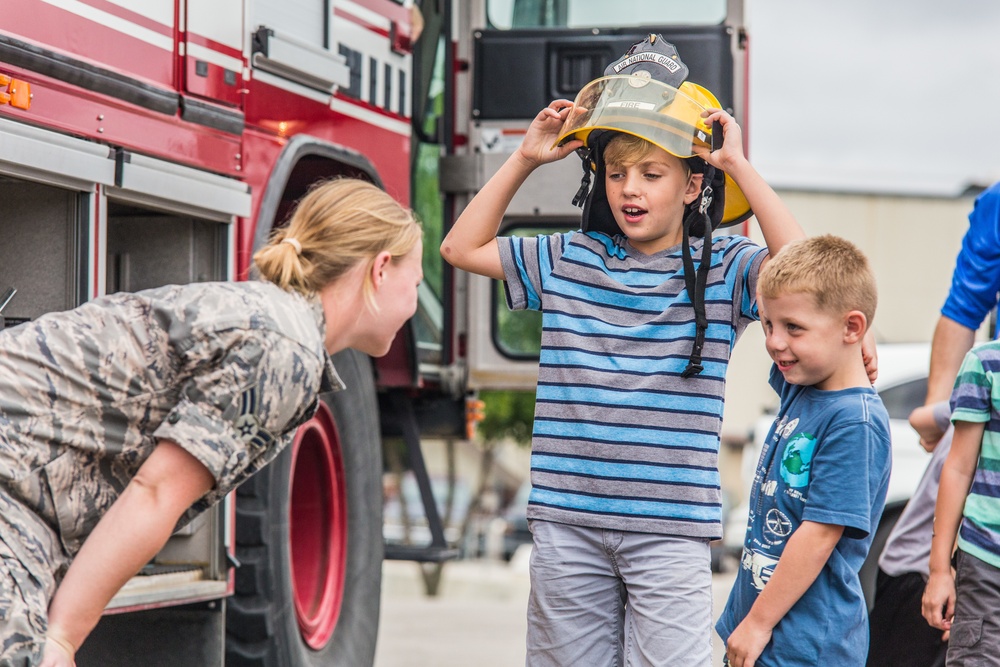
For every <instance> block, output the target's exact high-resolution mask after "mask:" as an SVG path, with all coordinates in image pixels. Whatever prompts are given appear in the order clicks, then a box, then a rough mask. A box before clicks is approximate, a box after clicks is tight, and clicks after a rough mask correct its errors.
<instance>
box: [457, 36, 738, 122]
mask: <svg viewBox="0 0 1000 667" xmlns="http://www.w3.org/2000/svg"><path fill="white" fill-rule="evenodd" d="M650 32H653V33H659V34H661V35H663V38H664V39H665V40H667V41H668V42H670V43H672V44H674V45H675V46H676V47H677V52H678V53H679V54H680V56H681V60H683V61H684V64H685V65H687V66H688V68H689V69H690V70H691V74H690V75H689V76H688V79H689V80H690V81H693V82H695V83H698V84H701V85H702V86H704V87H706V88H708V89H709V90H710V91H712V92H713V93H715V94H716V95H719V96H720V98H719V101H720V102H721V103H722V105H723V106H724V107H732V105H733V100H732V99H729V98H728V95H729V94H730V91H732V90H733V59H732V56H731V49H730V44H731V36H730V33H729V28H728V27H727V26H725V25H715V26H697V27H687V28H677V27H670V28H668V27H662V28H656V27H655V26H654V27H649V26H646V27H644V28H643V30H642V31H638V30H634V29H630V30H624V29H608V30H602V31H601V32H600V33H598V34H594V32H592V31H591V30H589V29H587V30H581V29H561V30H541V29H521V30H482V31H477V32H476V35H475V50H474V57H475V75H474V76H473V81H474V86H475V89H474V91H473V100H472V105H473V116H474V117H475V118H478V119H479V120H513V119H525V120H527V119H531V118H534V117H535V114H537V113H538V110H539V109H541V108H542V107H544V106H546V105H547V104H548V103H549V102H551V101H552V100H554V99H559V98H566V99H569V100H572V99H573V98H574V97H576V94H577V93H578V92H579V91H580V88H582V87H583V86H584V85H585V84H586V83H587V82H589V81H592V80H594V79H596V78H598V77H600V76H603V75H604V68H605V67H607V65H608V64H609V63H612V62H614V61H615V60H617V59H618V58H620V57H621V56H622V54H624V53H625V52H626V51H627V50H628V49H629V47H631V46H632V45H633V44H635V43H636V42H639V41H642V39H644V38H645V37H646V35H647V34H649V33H650Z"/></svg>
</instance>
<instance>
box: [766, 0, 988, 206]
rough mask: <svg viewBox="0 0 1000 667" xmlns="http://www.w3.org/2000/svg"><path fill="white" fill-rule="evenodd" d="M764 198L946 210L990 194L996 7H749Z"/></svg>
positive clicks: (823, 1)
mask: <svg viewBox="0 0 1000 667" xmlns="http://www.w3.org/2000/svg"><path fill="white" fill-rule="evenodd" d="M747 24H748V27H749V31H750V39H751V43H750V44H751V46H750V120H749V136H750V151H751V159H752V161H753V162H754V164H755V165H756V166H757V168H758V169H759V170H760V171H761V172H762V174H763V175H764V176H765V178H767V179H768V181H769V182H771V183H772V184H773V185H775V186H778V187H785V188H805V189H821V190H835V191H873V192H883V193H899V194H903V193H907V194H925V195H931V196H954V195H956V194H959V193H960V192H962V191H963V190H964V189H965V188H966V187H968V186H977V185H978V186H985V185H988V184H990V183H992V182H993V181H995V180H1000V2H998V1H997V0H948V1H947V2H945V1H943V0H835V1H830V0H820V1H813V0H747Z"/></svg>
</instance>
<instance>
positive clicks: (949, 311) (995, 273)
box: [941, 184, 1000, 330]
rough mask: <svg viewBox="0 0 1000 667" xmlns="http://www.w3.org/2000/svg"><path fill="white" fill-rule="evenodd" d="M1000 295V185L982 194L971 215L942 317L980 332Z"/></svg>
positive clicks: (942, 310)
mask: <svg viewBox="0 0 1000 667" xmlns="http://www.w3.org/2000/svg"><path fill="white" fill-rule="evenodd" d="M998 292H1000V184H997V185H994V186H993V187H991V188H990V189H988V190H987V191H986V192H984V193H983V194H981V195H980V196H979V198H978V199H976V203H975V205H974V206H973V209H972V213H970V214H969V230H968V231H967V232H966V233H965V237H964V238H963V239H962V249H961V250H960V251H959V253H958V258H957V260H956V261H955V271H954V272H953V273H952V281H951V289H950V290H949V292H948V298H947V299H946V300H945V303H944V306H943V307H942V308H941V314H942V315H944V316H945V317H948V318H949V319H952V320H954V321H955V322H958V323H959V324H961V325H962V326H965V327H968V328H969V329H973V330H975V329H978V328H979V325H980V324H982V322H983V319H985V318H986V315H987V313H989V312H990V310H991V309H992V308H993V307H994V306H995V305H996V304H997V293H998Z"/></svg>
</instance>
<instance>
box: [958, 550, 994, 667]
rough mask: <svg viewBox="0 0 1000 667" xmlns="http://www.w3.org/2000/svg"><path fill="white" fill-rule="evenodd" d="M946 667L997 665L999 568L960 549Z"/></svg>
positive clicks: (991, 666)
mask: <svg viewBox="0 0 1000 667" xmlns="http://www.w3.org/2000/svg"><path fill="white" fill-rule="evenodd" d="M957 558H958V569H957V573H956V575H955V589H956V597H955V620H954V621H953V622H952V626H951V639H950V640H949V641H948V667H1000V569H997V568H996V567H994V566H992V565H990V564H989V563H986V562H983V561H982V560H980V559H978V558H976V557H975V556H972V555H970V554H968V553H966V552H964V551H962V550H961V549H959V551H958V553H957Z"/></svg>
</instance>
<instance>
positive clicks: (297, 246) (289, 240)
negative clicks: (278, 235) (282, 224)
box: [281, 236, 302, 255]
mask: <svg viewBox="0 0 1000 667" xmlns="http://www.w3.org/2000/svg"><path fill="white" fill-rule="evenodd" d="M281 242H282V243H287V244H288V245H290V246H292V247H293V248H295V254H296V255H301V254H302V244H301V243H299V240H298V239H296V238H292V237H291V236H289V237H286V238H283V239H281Z"/></svg>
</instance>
